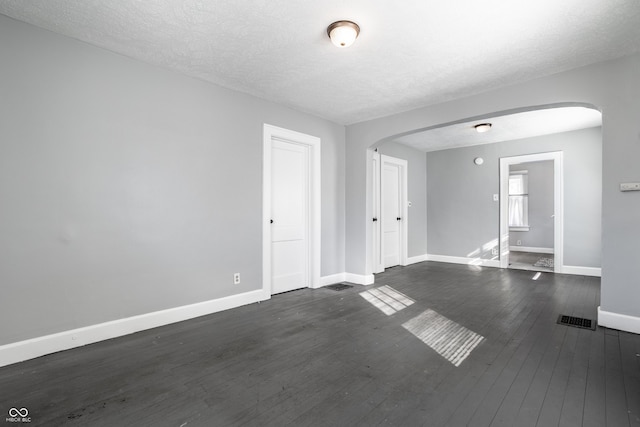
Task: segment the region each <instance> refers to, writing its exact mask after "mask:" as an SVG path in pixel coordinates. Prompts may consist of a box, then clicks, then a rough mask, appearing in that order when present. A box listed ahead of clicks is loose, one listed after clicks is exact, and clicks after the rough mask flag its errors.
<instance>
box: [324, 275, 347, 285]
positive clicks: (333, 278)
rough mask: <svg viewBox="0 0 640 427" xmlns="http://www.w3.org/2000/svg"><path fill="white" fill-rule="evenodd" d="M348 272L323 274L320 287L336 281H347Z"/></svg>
mask: <svg viewBox="0 0 640 427" xmlns="http://www.w3.org/2000/svg"><path fill="white" fill-rule="evenodd" d="M345 274H346V273H338V274H332V275H330V276H323V277H321V278H320V286H319V287H320V288H321V287H323V286H328V285H333V284H335V283H342V282H345V281H346V280H345Z"/></svg>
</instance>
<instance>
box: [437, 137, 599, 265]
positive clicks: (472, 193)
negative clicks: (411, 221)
mask: <svg viewBox="0 0 640 427" xmlns="http://www.w3.org/2000/svg"><path fill="white" fill-rule="evenodd" d="M550 151H562V152H563V153H564V154H563V156H564V190H565V191H564V193H565V198H564V200H565V203H564V207H565V215H564V223H565V230H564V240H565V244H564V264H565V265H571V266H580V267H600V253H601V241H600V234H601V233H600V223H601V210H600V206H601V203H602V198H601V194H602V185H601V181H602V174H601V167H600V165H601V162H602V154H601V153H602V134H601V130H600V128H591V129H584V130H580V131H574V132H564V133H559V134H554V135H545V136H540V137H536V138H527V139H520V140H516V141H506V142H499V143H497V144H488V145H477V146H474V147H465V148H455V149H451V150H443V151H434V152H430V153H428V154H427V197H428V199H427V200H428V201H427V207H428V210H427V212H428V214H427V218H428V226H427V229H428V237H427V241H428V242H429V243H428V244H429V253H430V254H434V255H448V256H456V257H470V256H472V255H470V254H473V253H475V251H477V250H480V252H479V253H480V254H481V255H480V257H481V258H485V259H491V258H492V257H493V256H492V255H491V250H490V247H487V245H490V244H491V243H492V242H493V246H496V247H497V245H498V236H499V203H498V202H494V201H493V198H492V197H493V194H497V193H499V159H500V158H501V157H510V156H518V155H523V154H533V153H544V152H550ZM476 157H482V158H483V159H484V164H482V165H481V166H477V165H475V164H474V163H473V159H474V158H476ZM483 248H484V249H483Z"/></svg>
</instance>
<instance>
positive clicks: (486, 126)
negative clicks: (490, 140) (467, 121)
mask: <svg viewBox="0 0 640 427" xmlns="http://www.w3.org/2000/svg"><path fill="white" fill-rule="evenodd" d="M474 128H475V129H476V131H477V132H478V133H485V132H489V131H490V130H491V123H480V124H477V125H475V126H474Z"/></svg>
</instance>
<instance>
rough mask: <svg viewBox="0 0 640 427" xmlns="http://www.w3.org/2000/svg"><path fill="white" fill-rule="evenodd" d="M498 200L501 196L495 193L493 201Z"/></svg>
mask: <svg viewBox="0 0 640 427" xmlns="http://www.w3.org/2000/svg"><path fill="white" fill-rule="evenodd" d="M498 200H500V198H499V197H498V195H497V194H494V195H493V201H494V202H497V201H498Z"/></svg>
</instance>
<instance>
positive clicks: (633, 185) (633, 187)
mask: <svg viewBox="0 0 640 427" xmlns="http://www.w3.org/2000/svg"><path fill="white" fill-rule="evenodd" d="M620 191H640V182H623V183H621V184H620Z"/></svg>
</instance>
